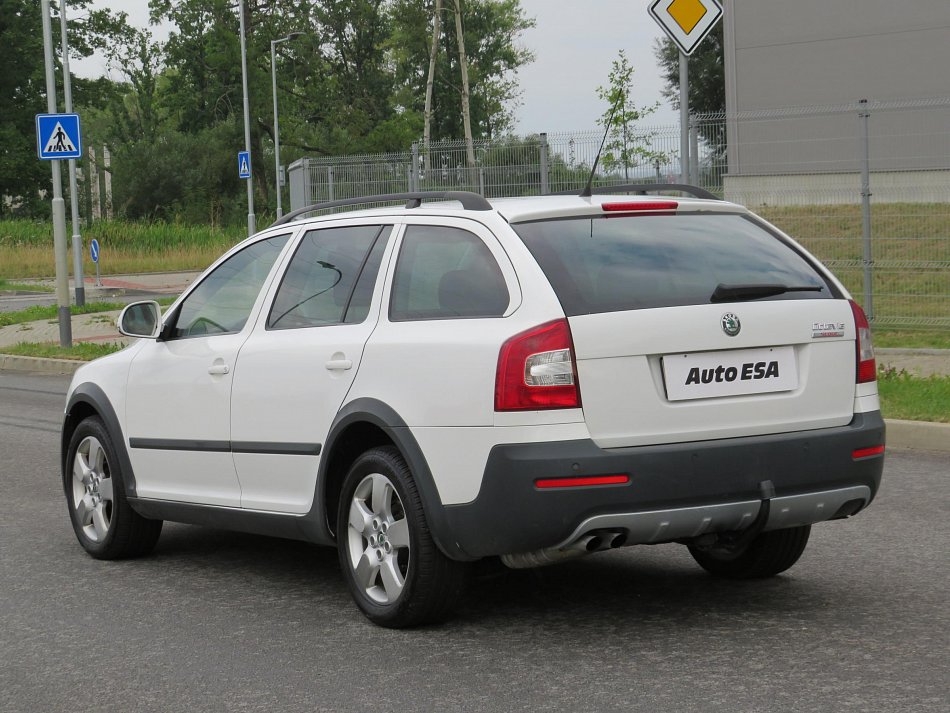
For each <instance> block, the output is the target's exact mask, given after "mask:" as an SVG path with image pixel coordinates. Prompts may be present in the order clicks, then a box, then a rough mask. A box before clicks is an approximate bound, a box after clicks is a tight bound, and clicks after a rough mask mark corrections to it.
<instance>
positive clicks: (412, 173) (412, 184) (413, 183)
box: [409, 141, 419, 191]
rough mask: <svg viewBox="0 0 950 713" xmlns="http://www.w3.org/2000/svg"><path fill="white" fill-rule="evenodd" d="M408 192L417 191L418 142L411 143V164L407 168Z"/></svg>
mask: <svg viewBox="0 0 950 713" xmlns="http://www.w3.org/2000/svg"><path fill="white" fill-rule="evenodd" d="M409 190H410V191H418V190H419V142H418V141H413V142H412V164H411V165H410V166H409Z"/></svg>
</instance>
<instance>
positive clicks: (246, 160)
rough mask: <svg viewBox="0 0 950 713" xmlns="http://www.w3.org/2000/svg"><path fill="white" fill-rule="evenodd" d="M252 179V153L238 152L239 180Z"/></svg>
mask: <svg viewBox="0 0 950 713" xmlns="http://www.w3.org/2000/svg"><path fill="white" fill-rule="evenodd" d="M250 177H251V152H250V151H238V178H250Z"/></svg>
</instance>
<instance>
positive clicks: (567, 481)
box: [534, 475, 630, 488]
mask: <svg viewBox="0 0 950 713" xmlns="http://www.w3.org/2000/svg"><path fill="white" fill-rule="evenodd" d="M629 482H630V476H629V475H582V476H579V477H575V478H541V479H539V480H536V481H534V485H535V487H537V488H583V487H585V486H587V485H626V484H627V483H629Z"/></svg>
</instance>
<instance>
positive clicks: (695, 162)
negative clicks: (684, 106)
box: [689, 114, 700, 186]
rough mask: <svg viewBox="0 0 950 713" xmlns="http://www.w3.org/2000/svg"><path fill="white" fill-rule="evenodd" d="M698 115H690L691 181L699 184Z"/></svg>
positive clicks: (693, 183) (695, 184)
mask: <svg viewBox="0 0 950 713" xmlns="http://www.w3.org/2000/svg"><path fill="white" fill-rule="evenodd" d="M698 123H699V122H698V121H697V120H696V117H695V116H693V115H692V114H690V115H689V182H690V183H691V184H692V185H694V186H698V185H699V180H700V178H699V127H698V126H697V125H698Z"/></svg>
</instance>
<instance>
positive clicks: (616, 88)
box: [597, 50, 665, 179]
mask: <svg viewBox="0 0 950 713" xmlns="http://www.w3.org/2000/svg"><path fill="white" fill-rule="evenodd" d="M633 73H634V68H633V67H632V66H631V65H630V61H629V60H628V59H627V55H626V53H625V52H624V51H623V50H620V53H619V54H618V57H617V59H616V60H614V61H613V63H612V64H611V69H610V74H609V75H608V84H607V85H606V86H600V87H597V96H598V97H599V98H600V99H601V100H602V101H605V102H607V111H605V112H604V114H603V116H602V117H601V118H600V119H599V120H598V122H597V123H598V124H600V125H601V126H603V127H604V129H605V131H606V133H607V141H606V143H605V144H604V151H603V153H602V154H601V158H600V160H601V164H602V165H603V167H604V170H605V171H606V172H607V173H616V172H622V173H623V177H624V179H629V178H630V169H631V168H635V167H637V166H641V165H643V164H644V163H652V162H653V161H656V160H657V159H660V160H665V157H664V156H663V154H662V153H660V152H658V151H654V150H653V148H652V143H653V134H652V132H644V131H642V130H639V128H638V126H637V122H639V121H640V120H641V119H644V118H645V117H647V116H649V115H650V114H652V113H653V112H655V111H656V110H657V109H658V108H659V106H660V104H659V102H657V103H656V104H654V105H653V106H643V107H638V106H637V105H636V104H635V103H634V102H633V100H632V99H631V94H632V90H633ZM608 126H609V128H608Z"/></svg>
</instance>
